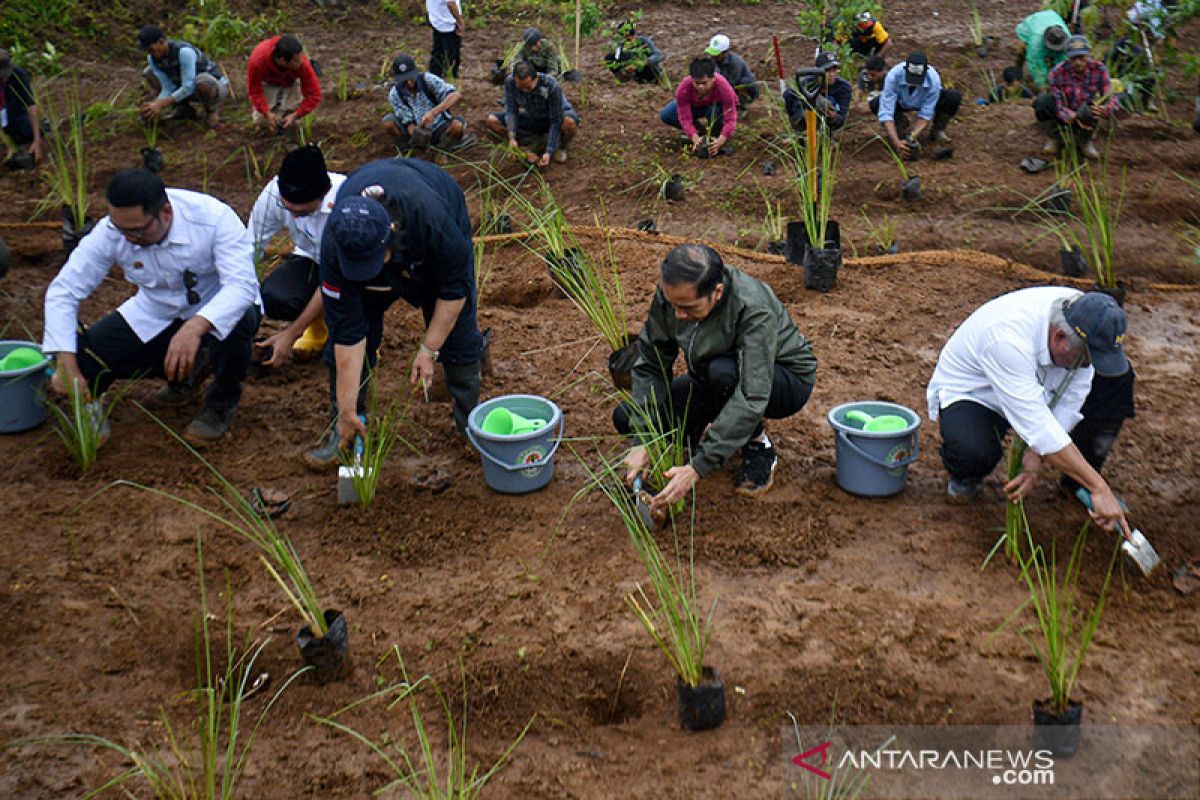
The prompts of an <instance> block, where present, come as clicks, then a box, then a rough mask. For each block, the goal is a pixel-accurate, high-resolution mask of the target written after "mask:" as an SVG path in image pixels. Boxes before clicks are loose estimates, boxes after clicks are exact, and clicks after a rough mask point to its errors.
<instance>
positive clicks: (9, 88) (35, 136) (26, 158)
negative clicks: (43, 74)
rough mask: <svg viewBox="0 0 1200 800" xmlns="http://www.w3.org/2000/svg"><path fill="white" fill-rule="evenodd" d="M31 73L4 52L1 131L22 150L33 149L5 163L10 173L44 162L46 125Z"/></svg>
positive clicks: (0, 78)
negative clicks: (44, 125)
mask: <svg viewBox="0 0 1200 800" xmlns="http://www.w3.org/2000/svg"><path fill="white" fill-rule="evenodd" d="M32 87H33V84H32V83H31V82H30V80H29V73H28V72H26V71H25V70H23V69H21V68H20V67H18V66H14V65H13V63H12V56H11V55H10V54H9V52H8V51H7V50H0V130H2V131H4V135H5V136H7V137H9V138H10V139H12V140H13V141H14V142H15V143H16V144H18V145H20V146H21V147H27V148H29V149H28V150H27V151H26V152H25V153H17V154H15V155H13V156H12V157H10V158H9V159H8V160H7V161H5V162H4V166H6V167H8V168H9V169H30V168H32V167H34V166H36V165H37V164H40V163H41V161H42V156H43V155H44V154H45V153H44V150H45V144H44V142H43V141H42V121H41V115H40V114H39V113H38V106H37V100H36V99H35V98H34V95H33V88H32Z"/></svg>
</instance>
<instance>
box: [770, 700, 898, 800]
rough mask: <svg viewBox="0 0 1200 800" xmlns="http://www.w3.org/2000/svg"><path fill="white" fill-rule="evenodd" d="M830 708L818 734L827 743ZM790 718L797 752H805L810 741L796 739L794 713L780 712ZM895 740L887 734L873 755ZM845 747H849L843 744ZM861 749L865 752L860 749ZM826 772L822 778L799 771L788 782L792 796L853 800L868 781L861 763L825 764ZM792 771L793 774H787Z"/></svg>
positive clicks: (830, 736) (831, 734)
mask: <svg viewBox="0 0 1200 800" xmlns="http://www.w3.org/2000/svg"><path fill="white" fill-rule="evenodd" d="M835 712H836V708H835V709H834V711H831V712H830V714H829V728H828V730H827V731H826V733H825V734H824V735H823V736H822V737H821V738H822V740H823V741H826V742H830V741H833V740H834V733H835V731H834V713H835ZM784 713H786V714H787V715H788V717H789V718H790V719H791V720H792V730H793V731H794V732H795V734H796V750H797V751H798V752H799V753H805V752H807V751H808V748H809V747H811V746H812V743H811V742H810V743H809V744H807V745H806V744H804V742H802V741H801V739H800V725H799V723H798V722H797V721H796V716H795V715H794V714H793V713H792V712H790V711H786V712H784ZM895 740H896V737H895V735H892V736H889V737H888V738H887V739H885V740H884V741H883V742H882V743H881V744H880V745H879V746H878V747H876V748H875V756H878V755H879V753H880V752H881V751H882V750H883V749H884V748H885V747H887V746H888V745H890V744H891V743H892V742H894V741H895ZM846 750H850V748H849V747H848V746H847V748H846ZM861 752H866V751H865V750H862V751H861ZM824 769H825V770H827V771H828V774H829V777H828V778H825V777H822V776H820V775H817V774H815V773H812V772H809V771H808V770H800V771H799V774H798V776H797V779H794V780H792V781H791V786H790V787H789V788H790V789H791V791H792V792H793V793H794V796H795V797H799V798H802V799H803V800H856V798H857V797H858V796H859V795H861V794H862V793H863V792H864V791H866V789H867V786H868V785H869V784H870V783H871V773H870V772H869V771H867V766H866V765H865V764H860V765H858V766H855V765H854V764H853V763H851V764H849V765H842V764H840V763H839V764H829V765H827V766H825V767H824ZM790 774H795V773H790Z"/></svg>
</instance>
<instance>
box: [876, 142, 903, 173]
mask: <svg viewBox="0 0 1200 800" xmlns="http://www.w3.org/2000/svg"><path fill="white" fill-rule="evenodd" d="M875 138H876V139H878V140H879V141H881V142H883V147H884V149H885V150H887V154H888V155H889V156H891V157H892V161H894V162H895V163H896V169H898V170H899V171H900V180H902V181H907V180H908V179H909V174H908V165H907V164H905V163H904V159H903V158H901V157H900V154H899V153H897V152H896V148H894V147H892V143H891V142H889V141H888V140H887V138H886V137H884V136H879V135H878V134H877V135H876V136H875Z"/></svg>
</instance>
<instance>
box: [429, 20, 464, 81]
mask: <svg viewBox="0 0 1200 800" xmlns="http://www.w3.org/2000/svg"><path fill="white" fill-rule="evenodd" d="M425 13H426V14H427V15H428V16H429V24H430V26H432V27H433V50H432V51H431V52H430V54H429V71H430V72H432V73H433V74H434V75H436V76H438V77H439V78H446V79H448V80H454V79H455V78H456V77H458V74H459V70H460V69H461V68H462V36H463V33H464V32H465V31H466V29H467V26H466V23H464V22H463V15H462V3H461V2H460V0H425Z"/></svg>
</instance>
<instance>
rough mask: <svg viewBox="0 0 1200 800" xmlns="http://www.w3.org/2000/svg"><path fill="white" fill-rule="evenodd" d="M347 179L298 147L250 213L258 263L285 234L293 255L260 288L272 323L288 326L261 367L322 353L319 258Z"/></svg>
mask: <svg viewBox="0 0 1200 800" xmlns="http://www.w3.org/2000/svg"><path fill="white" fill-rule="evenodd" d="M345 180H346V176H345V175H342V174H340V173H337V172H329V171H328V170H326V168H325V157H324V156H323V155H322V154H321V148H319V147H317V146H316V145H312V144H310V145H306V146H304V147H298V148H296V149H295V150H293V151H291V152H290V153H288V154H287V155H286V156H284V157H283V162H282V163H281V164H280V166H279V174H278V175H277V176H275V177H274V178H272V179H271V182H270V183H268V184H267V185H266V187H265V188H264V189H263V190H262V193H261V194H259V196H258V200H257V201H255V203H254V209H253V210H252V211H251V212H250V224H249V226H248V227H249V229H250V235H251V236H252V237H254V258H255V261H256V262H260V261H261V260H262V258H263V251H264V250H265V249H266V247H267V244H268V243H270V241H271V239H273V238H274V237H275V235H276V234H277V233H279V232H280V231H281V230H283V229H285V228H286V229H287V232H288V237H289V238H290V239H291V240H292V252H291V254H290V255H289V256H288V257H287V258H285V259H284V260H283V263H281V264H280V265H279V266H277V267H276V268H275V269H274V270H272V271H271V274H270V275H268V276H267V277H266V280H264V281H263V285H262V299H263V308H264V310H265V313H266V316H267V317H269V318H271V319H277V320H283V321H286V322H288V323H289V324H288V325H287V326H285V327H284V328H283V330H281V331H279V332H278V333H276V334H275V335H273V336H271V337H270V338H269V339H267V340H266V341H264V342H262V343H261V344H260V345H259V347H260V348H261V349H263V350H264V351H266V352H267V354H268V358H267V360H266V361H264V362H263V363H264V365H265V366H268V367H281V366H283V365H284V364H285V363H287V360H288V359H289V358H290V357H291V355H292V352H293V351H296V352H298V353H306V354H311V355H315V354H317V353H320V352H321V351H322V350H323V349H324V348H325V340H326V339H327V338H328V337H329V331H328V330H327V329H326V328H325V320H324V317H323V316H322V313H321V311H322V306H321V293H320V292H319V291H317V287H318V286H319V285H320V275H319V270H318V267H317V259H318V258H319V257H320V254H321V239H322V237H323V235H324V233H325V228H326V226H327V225H328V223H329V216H330V213H331V212H332V211H333V202H334V199H335V198H336V197H337V193H338V189H340V188H341V186H342V182H343V181H345Z"/></svg>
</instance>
